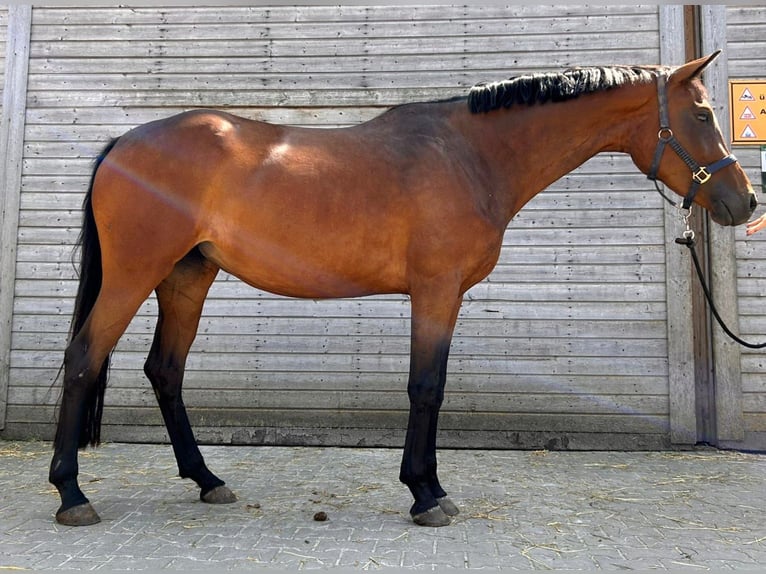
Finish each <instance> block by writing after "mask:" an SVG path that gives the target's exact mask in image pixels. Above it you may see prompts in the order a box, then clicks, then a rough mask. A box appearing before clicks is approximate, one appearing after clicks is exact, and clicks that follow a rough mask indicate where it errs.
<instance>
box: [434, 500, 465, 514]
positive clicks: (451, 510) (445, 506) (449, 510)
mask: <svg viewBox="0 0 766 574" xmlns="http://www.w3.org/2000/svg"><path fill="white" fill-rule="evenodd" d="M436 502H437V503H438V504H439V508H441V509H442V511H443V512H444V514H446V515H447V516H457V515H458V514H460V509H459V508H458V507H457V506H456V505H455V503H454V502H452V501H451V500H450V499H449V498H448V497H446V496H442V497H441V498H437V499H436Z"/></svg>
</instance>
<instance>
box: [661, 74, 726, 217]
mask: <svg viewBox="0 0 766 574" xmlns="http://www.w3.org/2000/svg"><path fill="white" fill-rule="evenodd" d="M666 85H667V74H666V73H665V72H659V73H658V74H657V99H658V100H659V108H660V130H659V131H658V132H657V139H658V140H659V141H658V142H657V148H656V149H655V150H654V161H652V167H651V169H650V170H649V174H648V175H647V177H648V178H649V179H650V180H652V181H653V182H654V186H655V187H656V188H657V191H658V192H659V194H660V195H661V196H662V197H664V198H665V200H667V201H668V203H670V204H671V205H673V206H674V207H675V206H677V205H678V203H676V202H675V201H673V200H672V199H670V198H669V197H668V196H667V195H665V194H664V193H663V192H662V191H661V190H660V186H659V185H658V184H657V171H659V169H660V161H661V160H662V154H663V153H664V151H665V146H667V145H670V147H671V148H673V151H674V152H676V154H678V157H680V158H681V159H682V160H683V161H684V163H685V164H686V165H688V166H689V169H691V171H692V184H691V187H690V188H689V193H687V194H686V196H684V200H683V203H682V204H681V207H682V208H683V209H686V210H688V209H690V208H691V206H692V202H693V201H694V196H695V195H697V191H698V190H699V187H700V185H703V184H704V183H706V182H707V181H708V180H709V179H710V178H711V177H712V176H713V174H714V173H716V172H717V171H719V170H721V169H723V168H725V167H726V166H728V165H731V164H732V163H736V162H737V158H736V157H734V155H733V154H729V155H727V156H726V157H724V158H721V159H719V160H718V161H716V162H714V163H712V164H710V165H708V166H700V165H699V164H698V163H697V162H696V161H694V159H693V158H692V157H691V155H689V153H688V152H687V151H686V149H684V147H683V146H682V145H681V142H679V141H678V140H677V139H676V136H675V135H674V134H673V130H671V129H670V117H669V114H668V91H667V87H666Z"/></svg>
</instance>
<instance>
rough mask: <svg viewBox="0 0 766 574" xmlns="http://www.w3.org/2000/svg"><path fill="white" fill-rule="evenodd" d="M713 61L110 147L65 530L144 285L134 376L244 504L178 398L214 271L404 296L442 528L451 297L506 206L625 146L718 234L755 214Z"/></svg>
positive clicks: (75, 356)
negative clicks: (152, 314) (716, 103)
mask: <svg viewBox="0 0 766 574" xmlns="http://www.w3.org/2000/svg"><path fill="white" fill-rule="evenodd" d="M717 55H718V53H714V54H711V55H710V56H708V57H706V58H700V59H698V60H694V61H691V62H689V63H687V64H685V65H682V66H678V67H662V66H611V67H586V68H574V69H569V70H565V71H563V72H560V73H545V74H534V75H527V76H521V77H517V78H512V79H510V80H505V81H499V82H494V83H488V84H479V85H477V86H475V87H474V88H472V89H471V90H470V92H469V93H468V94H467V95H466V96H463V97H457V98H452V99H445V100H441V101H433V102H422V103H412V104H405V105H401V106H396V107H393V108H391V109H390V110H388V111H386V112H384V113H383V114H381V115H380V116H378V117H376V118H374V119H372V120H370V121H368V122H365V123H361V124H359V125H356V126H353V127H347V128H337V129H310V128H298V127H288V126H280V125H272V124H269V123H264V122H258V121H253V120H248V119H243V118H240V117H236V116H233V115H230V114H227V113H223V112H220V111H212V110H195V111H189V112H184V113H181V114H178V115H175V116H172V117H169V118H166V119H161V120H158V121H153V122H150V123H147V124H144V125H141V126H138V127H136V128H134V129H133V130H131V131H129V132H127V133H126V134H124V135H123V136H121V137H119V138H118V139H116V140H115V141H113V142H111V143H110V144H109V145H108V146H107V147H106V149H104V151H103V153H102V154H101V155H100V156H99V157H98V159H97V160H96V165H95V169H94V170H93V175H92V179H91V182H90V187H89V189H88V192H87V195H86V197H85V201H84V217H83V227H82V232H81V237H80V243H81V258H80V259H81V261H80V267H81V269H80V280H79V287H78V291H77V297H76V300H75V309H74V315H73V320H72V326H71V333H70V339H69V343H68V345H67V348H66V351H65V353H64V382H63V393H62V400H61V405H60V411H59V419H58V423H57V431H56V437H55V442H54V453H53V459H52V462H51V468H50V477H49V478H50V481H51V482H52V483H53V484H54V485H55V486H56V488H57V489H58V491H59V494H60V496H61V507H60V508H59V510H58V511H57V514H56V519H57V521H58V522H59V523H61V524H65V525H86V524H93V523H95V522H98V521H99V520H100V518H99V516H98V514H97V513H96V511H95V510H94V508H93V507H92V506H91V504H90V503H89V501H88V499H87V498H86V497H85V495H84V494H83V492H82V490H81V489H80V487H79V485H78V481H77V475H78V463H77V451H78V448H82V447H85V446H87V445H88V444H92V445H94V446H95V445H97V444H98V443H99V441H100V426H101V418H102V412H103V405H104V393H105V387H106V379H107V367H108V364H109V359H110V355H111V352H112V350H113V349H114V347H115V345H116V344H117V341H118V339H119V338H120V336H121V335H122V333H123V331H124V330H125V329H126V327H127V325H128V323H129V322H130V321H131V319H132V317H133V316H134V314H135V313H136V311H137V310H138V308H139V307H140V305H141V304H142V303H143V302H144V300H146V299H147V297H148V296H149V295H150V294H151V293H152V291H155V292H156V296H157V302H158V306H159V319H158V322H157V328H156V333H155V336H154V341H153V343H152V346H151V350H150V351H149V355H148V358H147V360H146V364H145V367H144V370H145V372H146V375H147V377H148V378H149V380H150V381H151V384H152V387H153V389H154V391H155V394H156V396H157V400H158V402H159V407H160V410H161V412H162V415H163V418H164V421H165V423H166V426H167V430H168V434H169V436H170V440H171V442H172V446H173V449H174V452H175V456H176V459H177V462H178V468H179V473H180V475H181V476H182V477H185V478H191V479H192V480H194V481H195V482H196V483H197V485H198V486H199V488H200V497H201V499H202V500H203V501H205V502H209V503H229V502H233V501H235V500H236V497H235V495H234V494H233V493H232V491H231V490H229V488H228V487H226V486H225V483H224V482H223V481H222V480H221V479H220V478H218V477H217V476H216V475H215V474H213V473H212V472H211V471H210V470H209V469H208V468H207V466H206V465H205V461H204V460H203V457H202V455H201V454H200V451H199V449H198V447H197V444H196V441H195V438H194V435H193V433H192V429H191V426H190V424H189V419H188V417H187V413H186V409H185V406H184V403H183V400H182V397H181V385H182V380H183V374H184V365H185V361H186V357H187V354H188V352H189V348H190V346H191V344H192V341H193V340H194V338H195V335H196V330H197V327H198V323H199V319H200V314H201V313H202V307H203V302H204V300H205V298H206V296H207V293H208V289H209V288H210V286H211V284H212V283H213V280H214V279H215V277H216V274H217V273H218V271H219V270H220V269H223V270H225V271H227V272H229V273H231V274H232V275H234V276H236V277H238V278H240V279H241V280H242V281H244V282H245V283H247V284H249V285H251V286H254V287H257V288H259V289H263V290H266V291H270V292H272V293H277V294H280V295H285V296H290V297H306V298H313V299H318V298H330V297H358V296H364V295H371V294H376V293H400V294H406V295H408V296H409V298H410V301H411V350H410V367H409V379H408V385H407V393H408V396H409V400H410V412H409V421H408V424H407V433H406V439H405V444H404V452H403V457H402V464H401V472H400V477H399V478H400V480H401V481H402V482H403V483H404V484H406V485H407V487H408V488H409V489H410V491H411V493H412V496H413V498H414V504H413V505H412V508H411V509H410V514H411V516H412V519H413V521H414V522H415V523H416V524H419V525H425V526H442V525H446V524H448V523H449V522H450V520H451V517H452V516H454V515H456V514H457V513H458V507H457V506H456V505H455V504H454V503H453V502H452V501H451V500H450V498H449V497H448V496H447V494H446V492H445V490H444V489H443V488H442V486H441V484H440V481H439V478H438V477H437V463H436V435H437V418H438V415H439V408H440V406H441V404H442V400H443V397H444V387H445V380H446V367H447V355H448V353H449V349H450V342H451V339H452V333H453V328H454V326H455V321H456V319H457V316H458V311H459V309H460V305H461V300H462V297H463V294H464V293H465V292H466V291H467V290H468V289H469V288H470V287H471V286H473V285H475V284H476V283H478V282H479V281H481V280H482V279H484V278H485V277H486V276H487V275H488V274H489V273H490V271H492V269H493V267H494V266H495V264H496V262H497V260H498V256H499V253H500V248H501V244H502V239H503V233H504V230H505V228H506V226H507V225H508V224H509V222H510V221H511V219H512V218H513V216H514V215H515V214H516V213H517V212H518V211H519V210H520V209H521V208H522V207H523V206H524V205H525V204H526V203H527V202H528V201H529V200H530V199H531V198H532V197H534V196H535V195H536V194H537V193H539V192H540V191H542V190H543V189H545V188H546V187H548V186H549V185H550V184H551V183H553V182H554V181H556V180H557V179H559V178H561V177H562V176H564V175H565V174H567V173H569V172H570V171H572V170H573V169H575V168H576V167H577V166H579V165H580V164H582V163H583V162H585V161H586V160H588V159H589V158H591V157H592V156H594V155H595V154H597V153H599V152H604V151H610V152H622V153H626V154H629V155H630V157H631V158H632V160H633V162H634V163H635V165H636V166H637V167H638V169H639V170H641V171H642V172H643V173H645V174H647V175H648V176H649V177H650V178H652V179H655V180H660V181H662V182H663V183H664V184H665V185H666V186H667V187H669V188H670V189H671V190H673V191H674V192H676V193H677V194H678V195H679V196H682V197H685V201H684V207H687V208H689V207H690V206H691V203H692V201H693V202H694V203H697V204H699V205H700V206H702V207H703V208H705V209H707V210H708V211H709V213H710V215H711V217H712V219H713V220H714V221H715V222H717V223H719V224H721V225H738V224H741V223H743V222H745V221H746V220H747V219H748V217H749V216H750V215H751V213H752V212H753V210H754V209H755V207H756V205H757V201H756V199H755V194H754V192H753V189H752V186H751V185H750V182H749V181H748V179H747V176H746V175H745V173H744V172H743V170H742V169H741V167H740V165H739V164H738V163H737V160H736V158H734V156H732V155H730V154H729V153H728V150H727V147H726V144H725V143H724V139H723V136H722V134H721V132H720V129H719V127H718V124H717V122H716V119H715V115H714V112H713V110H712V108H711V106H710V103H709V102H708V99H707V95H706V91H705V88H704V87H703V85H702V82H701V79H700V75H701V74H702V72H703V70H704V69H705V67H706V66H707V65H708V64H709V63H710V62H711V61H712V60H713V59H714V58H715V57H716V56H717ZM698 162H699V163H698Z"/></svg>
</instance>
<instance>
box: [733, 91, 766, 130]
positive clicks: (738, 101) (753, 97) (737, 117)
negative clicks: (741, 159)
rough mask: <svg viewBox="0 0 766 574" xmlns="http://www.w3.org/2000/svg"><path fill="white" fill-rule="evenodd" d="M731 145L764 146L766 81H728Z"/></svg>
mask: <svg viewBox="0 0 766 574" xmlns="http://www.w3.org/2000/svg"><path fill="white" fill-rule="evenodd" d="M729 111H730V113H731V121H730V122H729V124H730V125H731V143H732V144H734V145H761V144H766V80H729Z"/></svg>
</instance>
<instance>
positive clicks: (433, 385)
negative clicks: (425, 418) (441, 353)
mask: <svg viewBox="0 0 766 574" xmlns="http://www.w3.org/2000/svg"><path fill="white" fill-rule="evenodd" d="M407 396H409V398H410V404H411V405H412V406H414V407H415V408H436V409H438V408H439V407H441V405H442V402H444V385H442V384H440V381H439V380H438V379H437V378H436V377H424V378H422V379H418V380H416V381H410V384H409V385H408V386H407Z"/></svg>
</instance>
